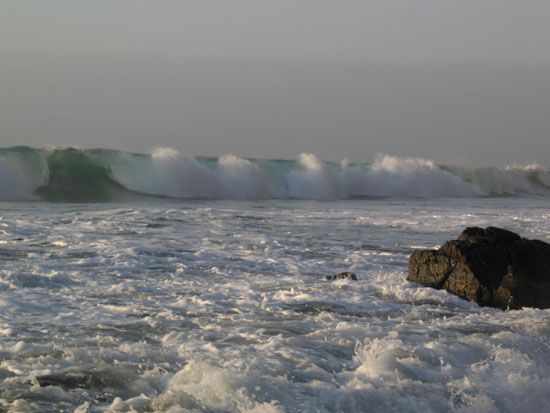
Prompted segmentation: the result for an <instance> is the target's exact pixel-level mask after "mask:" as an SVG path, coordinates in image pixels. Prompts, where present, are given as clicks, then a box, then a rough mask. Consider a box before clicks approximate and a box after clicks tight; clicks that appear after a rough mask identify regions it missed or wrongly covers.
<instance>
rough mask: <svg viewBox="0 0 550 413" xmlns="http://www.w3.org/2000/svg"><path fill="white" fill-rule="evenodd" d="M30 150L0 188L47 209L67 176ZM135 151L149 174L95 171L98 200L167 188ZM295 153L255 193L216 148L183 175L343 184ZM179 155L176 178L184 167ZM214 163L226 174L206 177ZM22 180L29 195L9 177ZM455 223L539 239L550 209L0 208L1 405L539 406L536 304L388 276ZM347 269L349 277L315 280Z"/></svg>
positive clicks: (391, 202) (456, 229)
mask: <svg viewBox="0 0 550 413" xmlns="http://www.w3.org/2000/svg"><path fill="white" fill-rule="evenodd" d="M27 155H28V154H27ZM27 155H25V156H27ZM32 156H35V155H32V154H31V157H32ZM117 156H118V155H117ZM163 156H168V158H163V159H164V160H163V161H162V162H161V163H163V162H166V163H170V162H173V161H171V160H170V159H171V158H170V156H173V154H172V155H170V154H168V155H163ZM33 159H34V158H33ZM36 159H38V160H37V161H36V162H37V164H36V168H35V169H29V168H25V169H21V174H20V175H19V178H15V176H18V175H17V174H16V175H14V178H13V179H20V181H19V183H18V184H14V182H15V181H12V183H6V181H3V182H2V183H1V184H0V185H4V186H3V187H2V188H3V189H2V190H3V191H4V194H6V193H7V191H8V190H9V191H11V193H12V195H13V194H16V193H18V192H19V194H23V195H24V194H25V191H30V192H26V194H27V195H28V194H31V193H33V192H32V191H35V190H36V188H35V186H36V187H40V186H41V187H42V188H43V189H42V190H39V191H38V194H39V195H37V197H38V198H40V197H45V198H48V197H50V198H53V199H56V197H58V195H59V194H60V192H56V191H58V189H59V188H56V187H55V185H58V184H59V185H61V184H63V185H65V186H64V188H65V189H67V188H68V187H67V186H66V185H67V184H66V182H67V181H66V180H65V181H63V179H68V178H63V179H62V178H60V177H59V176H58V177H57V178H55V179H53V180H52V179H51V178H50V179H49V180H48V179H46V178H44V177H42V178H40V176H41V174H42V173H43V169H40V168H43V167H44V165H42V166H41V164H40V162H42V161H40V158H39V157H38V158H36ZM152 159H154V158H153V157H150V158H143V159H142V160H139V161H138V160H136V161H135V162H145V163H149V164H150V168H152V169H151V173H150V174H149V175H148V176H146V175H147V174H145V175H144V176H143V177H142V179H140V180H139V182H138V181H136V180H135V179H134V178H133V173H134V172H131V171H130V170H129V169H128V168H129V166H128V165H126V166H124V168H127V169H125V170H124V171H121V170H116V168H114V166H113V165H114V164H113V165H111V169H110V171H109V173H108V175H109V176H107V177H105V176H104V175H101V174H102V173H103V172H104V171H103V172H101V171H100V170H98V169H96V170H95V172H96V173H97V174H99V175H100V176H103V178H105V181H103V183H105V182H109V183H108V184H107V185H108V186H109V188H110V189H109V188H108V190H112V191H115V192H120V191H124V190H127V189H129V190H132V191H141V192H147V191H144V190H143V188H146V187H147V188H155V187H157V185H156V184H155V182H156V181H155V180H156V179H159V178H158V177H159V176H165V175H166V176H165V179H164V178H163V179H162V180H160V181H159V182H161V183H163V185H164V186H158V193H159V194H164V195H167V194H171V193H177V191H180V190H181V188H184V186H181V184H180V186H178V184H176V183H177V182H181V181H170V180H169V179H168V177H169V176H170V174H175V173H180V172H181V171H179V172H178V171H175V170H173V169H170V168H168V167H163V168H168V169H163V168H161V167H160V166H155V165H156V164H155V163H154V162H153V161H152ZM166 159H168V160H166ZM54 161H55V159H52V158H50V159H49V162H50V165H49V168H50V172H51V170H52V169H54V170H55V162H54ZM301 161H303V162H304V163H305V164H307V165H310V164H309V162H311V163H312V164H313V166H311V165H310V166H309V167H303V168H302V169H296V168H295V167H293V168H294V169H293V168H289V169H288V170H287V172H285V173H290V175H288V174H287V175H286V177H285V178H284V179H283V178H281V179H280V180H279V181H277V179H276V178H274V177H273V176H271V178H269V179H268V181H269V182H268V183H267V184H266V183H265V182H264V178H262V176H264V177H265V174H264V175H258V174H252V175H251V176H255V177H256V178H250V179H248V178H246V179H245V178H242V176H246V171H247V170H249V169H254V168H263V169H262V170H263V171H264V172H265V171H267V170H270V168H271V166H269V165H268V166H266V165H262V164H261V163H260V162H258V163H252V162H249V161H244V160H239V159H238V158H236V157H235V158H231V157H228V158H226V159H224V160H218V161H216V162H217V165H215V167H214V169H203V170H202V172H197V171H195V172H193V174H195V176H196V177H197V180H195V181H193V182H192V184H193V183H195V184H196V183H197V182H200V183H201V185H200V186H199V185H198V184H197V185H195V187H193V186H191V187H188V188H191V189H190V191H195V192H193V194H195V195H197V194H199V195H200V194H203V192H201V191H203V190H204V191H207V192H205V193H204V194H206V195H209V194H210V192H208V191H212V190H213V189H212V188H218V189H216V190H220V191H224V190H228V188H229V189H230V188H234V187H236V186H237V187H236V189H234V190H235V191H238V194H245V195H249V194H258V193H264V192H262V191H271V190H273V188H274V187H275V188H277V186H276V183H277V182H279V184H280V185H279V187H278V188H280V189H281V190H282V189H284V190H286V191H287V192H286V193H285V194H284V195H289V194H293V193H298V192H300V191H302V193H304V191H305V190H309V191H312V193H313V194H315V193H317V192H316V191H317V190H318V189H319V190H321V189H322V190H323V191H327V189H326V188H329V189H330V188H332V189H331V191H333V192H329V194H330V193H331V194H332V195H333V198H338V196H339V195H338V194H341V193H342V191H343V192H345V193H347V194H349V190H344V188H347V187H346V185H348V186H351V187H352V188H358V187H357V186H355V184H351V183H352V182H355V181H353V179H350V180H345V181H342V179H341V177H342V175H341V170H339V171H336V172H334V171H332V170H331V169H330V168H328V167H326V166H323V165H322V164H320V163H317V164H316V162H317V161H316V160H315V159H314V158H311V157H307V156H304V158H303V159H302V160H301ZM5 162H8V161H5ZM9 162H10V164H9V168H11V169H10V171H11V172H10V173H14V172H13V171H17V164H16V163H14V162H15V161H13V160H10V161H9ZM18 162H20V161H18ZM132 162H133V161H132ZM189 162H190V164H189V165H186V164H185V163H183V164H182V163H181V162H180V163H178V165H179V166H177V168H183V169H185V168H191V169H192V168H197V165H199V164H198V163H196V162H198V161H196V160H194V161H193V160H190V161H189ZM205 162H206V161H205ZM386 162H389V161H388V160H386ZM410 162H412V161H410ZM6 165H7V163H4V164H2V165H0V173H4V174H5V173H7V172H6V171H8V166H6ZM14 165H15V166H14ZM52 165H53V166H52ZM182 165H183V166H182ZM219 165H232V166H231V168H229V170H230V173H228V174H227V175H226V176H224V177H220V174H219V171H218V172H216V171H217V169H216V168H220V167H222V166H219ZM235 165H237V166H235ZM315 165H317V166H315ZM88 166H89V167H90V168H92V169H93V168H95V167H96V166H97V165H96V166H90V165H88ZM199 166H200V167H201V168H206V167H205V166H204V165H199ZM317 167H319V168H320V169H319V168H317ZM14 168H15V169H14ZM136 168H137V167H136ZM140 168H141V167H140ZM174 168H175V167H174ZM308 168H309V169H308ZM315 168H317V169H315ZM342 168H345V166H342ZM426 168H428V169H426ZM426 168H424V169H422V170H423V171H424V172H422V173H423V174H428V175H429V176H431V177H432V178H433V179H443V178H437V176H443V177H445V179H450V182H454V181H455V180H456V179H455V178H452V177H451V178H452V179H451V178H449V176H447V174H451V173H450V172H447V171H444V170H441V169H439V168H436V169H430V168H431V166H428V167H426ZM413 169H414V168H413ZM29 171H30V172H29ZM98 171H99V172H98ZM198 171H201V169H199V170H198ZM312 171H313V172H312ZM426 171H427V172H426ZM31 172H32V173H34V175H33V176H34V178H33V179H35V178H36V179H43V181H42V182H41V183H40V185H36V184H32V185H29V186H28V187H26V186H25V184H24V183H25V182H27V183H29V182H30V181H29V180H28V176H29V173H31ZM356 172H357V173H358V174H359V172H360V171H356ZM266 173H267V172H266ZM293 173H294V175H292V174H293ZM346 173H350V174H351V172H350V171H347V172H346ZM353 173H355V172H353ZM361 173H366V174H367V175H368V174H369V173H371V174H374V175H371V178H372V179H374V178H373V176H375V175H376V173H380V174H382V172H376V171H374V172H373V171H371V172H368V171H367V172H361ZM385 173H386V177H387V176H390V175H391V174H390V175H387V174H388V172H387V171H386V172H385ZM503 173H504V172H503ZM110 174H115V175H116V176H117V177H118V178H117V181H115V180H113V179H112V175H110ZM155 174H156V175H155ZM163 174H165V175H163ZM351 175H353V174H351ZM351 175H350V176H351ZM380 176H381V175H380ZM391 176H393V177H395V176H397V175H395V174H394V175H391ZM289 177H290V178H289ZM320 177H321V178H320ZM331 177H332V178H331ZM434 177H435V178H434ZM103 178H102V179H103ZM56 179H57V181H56ZM94 179H98V178H97V177H96V178H94ZM203 179H206V180H208V179H212V185H213V186H212V187H209V189H207V190H206V189H204V188H203V186H202V185H203V181H202V180H203ZM247 179H248V180H247ZM256 179H257V180H256ZM369 179H370V178H369ZM308 180H309V181H308ZM327 180H328V181H327ZM331 180H332V181H331ZM48 182H49V183H48ZM174 182H176V183H174ZM235 182H237V183H239V184H240V185H241V186H240V187H239V186H238V185H237V184H236V183H235ZM243 182H245V183H244V184H243ZM304 182H306V183H307V182H309V184H304ZM316 182H317V183H318V184H319V186H318V187H316V186H315V183H316ZM327 182H329V184H328V187H327V186H326V185H327V184H326V183H327ZM330 182H332V184H330ZM392 182H397V181H395V180H394V181H392ZM530 182H531V181H530ZM10 185H11V186H10ZM48 185H49V186H48ZM102 185H103V184H102ZM148 185H150V186H148ZM301 185H305V186H304V188H302V189H298V188H301ZM331 185H332V186H331ZM464 185H466V184H464V181H463V183H462V184H460V185H459V184H456V186H455V187H453V188H462V187H463V186H464ZM468 185H470V184H468ZM529 185H535V184H532V182H531V183H530V184H529ZM405 187H406V185H405V186H403V188H405ZM542 187H543V186H541V185H539V186H538V188H542ZM29 188H30V189H29ZM90 188H91V189H90ZM90 188H87V189H88V190H89V191H92V192H87V194H88V195H89V194H90V193H91V194H92V195H94V196H97V194H98V193H96V192H94V191H95V190H96V189H97V188H95V189H94V188H92V187H90ZM101 188H102V189H101V191H103V190H105V191H107V192H108V190H107V189H105V188H106V186H101ZM220 188H221V189H220ZM224 188H225V189H224ZM266 188H267V189H266ZM394 188H397V186H394ZM432 188H436V186H435V185H434V186H432ZM453 190H454V189H453ZM460 190H462V189H460ZM107 192H102V194H106V193H107ZM148 192H151V190H150V189H149V190H148ZM325 193H327V192H325ZM33 196H34V195H33ZM64 196H66V194H65V195H64ZM472 225H478V226H488V225H493V226H502V227H505V228H508V229H511V230H514V231H516V232H519V233H520V234H522V235H523V236H526V237H528V238H539V239H543V240H546V241H549V240H550V206H549V205H548V201H547V199H546V198H544V197H542V198H533V197H530V198H526V197H506V198H479V197H478V198H454V199H444V198H440V199H433V198H431V199H363V200H335V201H325V202H318V201H305V200H288V199H287V200H254V201H251V200H248V201H246V200H241V201H236V200H235V201H231V200H193V201H192V200H187V201H186V200H166V199H165V200H162V199H160V198H150V199H141V200H133V201H131V202H130V201H128V202H110V203H100V204H98V203H87V204H68V203H45V202H24V203H14V202H7V203H0V411H13V412H16V411H22V412H28V411H30V412H50V411H51V412H57V411H75V410H76V411H78V412H80V413H82V412H100V411H110V412H128V411H138V412H141V411H168V412H172V413H174V412H236V411H240V412H252V411H254V412H318V411H320V412H354V411H356V412H365V411H367V412H369V411H372V412H385V413H387V412H407V411H409V412H419V411H423V412H441V411H457V412H518V411H521V412H536V411H548V410H549V409H550V392H549V391H548V390H549V389H550V310H535V309H523V310H519V311H510V312H503V311H500V310H497V309H491V308H480V307H478V306H477V305H476V304H473V303H470V302H466V301H463V300H461V299H459V298H457V297H454V296H452V295H450V294H448V293H446V292H444V291H436V290H433V289H429V288H424V287H421V286H419V285H416V284H412V283H409V282H407V281H406V280H405V278H406V275H407V260H408V256H409V254H410V252H411V250H412V249H414V248H420V247H434V246H436V245H439V244H441V243H442V242H443V241H445V240H447V239H450V238H455V237H456V236H457V235H458V234H459V233H460V232H461V231H462V229H463V228H464V227H465V226H472ZM345 270H349V271H354V272H355V273H356V274H357V276H358V278H359V280H358V281H348V280H344V281H337V282H330V281H327V280H326V279H325V275H330V274H334V273H337V272H340V271H345Z"/></svg>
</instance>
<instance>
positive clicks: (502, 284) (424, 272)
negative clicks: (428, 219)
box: [407, 227, 550, 309]
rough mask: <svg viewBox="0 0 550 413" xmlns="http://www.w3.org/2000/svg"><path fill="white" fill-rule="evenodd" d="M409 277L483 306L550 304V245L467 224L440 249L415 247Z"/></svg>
mask: <svg viewBox="0 0 550 413" xmlns="http://www.w3.org/2000/svg"><path fill="white" fill-rule="evenodd" d="M407 280H409V281H413V282H418V283H420V284H423V285H426V286H428V287H433V288H437V289H445V290H447V291H448V292H450V293H452V294H455V295H458V296H459V297H462V298H465V299H466V300H470V301H475V302H477V303H478V304H479V305H482V306H490V307H497V308H501V309H518V308H522V307H537V308H550V244H547V243H545V242H543V241H539V240H528V239H525V238H521V237H520V236H519V235H518V234H515V233H513V232H511V231H507V230H505V229H501V228H495V227H488V228H486V229H483V228H477V227H471V228H466V229H465V230H464V231H463V232H462V234H461V235H460V236H459V237H458V239H457V240H453V241H447V242H446V243H444V244H443V245H442V246H441V247H440V248H439V249H437V250H415V251H414V252H413V253H412V255H411V256H410V258H409V276H408V277H407Z"/></svg>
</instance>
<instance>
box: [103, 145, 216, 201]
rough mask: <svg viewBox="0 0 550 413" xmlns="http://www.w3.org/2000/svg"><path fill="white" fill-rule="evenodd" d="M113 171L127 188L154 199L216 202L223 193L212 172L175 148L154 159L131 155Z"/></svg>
mask: <svg viewBox="0 0 550 413" xmlns="http://www.w3.org/2000/svg"><path fill="white" fill-rule="evenodd" d="M111 169H112V173H113V176H114V178H115V179H116V180H117V181H118V182H119V183H120V184H121V185H123V186H124V187H126V188H128V189H130V190H132V191H137V192H141V193H145V194H150V195H161V196H168V197H174V198H214V197H216V196H217V195H218V194H219V193H220V189H221V188H220V186H219V184H218V182H217V180H216V177H215V176H214V174H213V173H212V172H211V171H210V170H208V169H207V168H206V167H204V166H203V165H201V164H200V163H199V162H198V161H197V160H196V159H195V158H194V157H192V156H185V155H182V154H180V153H179V152H178V151H177V150H175V149H172V148H158V149H155V150H154V151H153V153H152V154H151V156H150V157H136V156H132V155H128V156H126V157H125V159H124V160H123V162H120V163H118V164H117V165H115V166H113V167H112V168H111Z"/></svg>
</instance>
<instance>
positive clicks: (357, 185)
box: [0, 147, 550, 202]
mask: <svg viewBox="0 0 550 413" xmlns="http://www.w3.org/2000/svg"><path fill="white" fill-rule="evenodd" d="M140 195H146V196H161V197H170V198H186V199H193V198H198V199H269V198H277V199H285V198H294V199H314V200H336V199H347V198H357V197H396V198H440V197H450V198H454V197H460V198H463V197H479V196H548V195H550V172H549V170H548V169H547V168H544V167H542V166H540V165H528V166H517V165H514V166H510V167H507V168H504V169H498V168H490V167H486V168H466V167H462V166H456V165H436V164H435V163H434V162H433V161H431V160H426V159H420V158H399V157H395V156H390V155H379V156H377V157H376V159H375V161H374V162H373V163H353V164H352V163H349V162H347V161H346V160H343V161H342V162H340V163H339V164H337V163H332V162H325V161H322V160H321V159H319V158H318V157H316V156H315V155H313V154H309V153H303V154H301V155H300V156H298V158H297V159H296V160H294V161H287V160H268V159H244V158H241V157H238V156H236V155H232V154H229V155H223V156H221V157H219V158H217V159H215V158H204V157H193V156H188V155H184V154H181V153H180V152H178V151H176V150H175V149H171V148H158V149H156V150H154V151H153V152H152V153H151V154H133V153H129V152H124V151H117V150H108V149H88V150H80V149H73V148H64V149H53V150H45V149H33V148H28V147H14V148H6V149H0V201H21V200H46V201H65V202H95V201H113V200H123V199H127V198H132V197H136V196H140Z"/></svg>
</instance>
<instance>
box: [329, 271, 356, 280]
mask: <svg viewBox="0 0 550 413" xmlns="http://www.w3.org/2000/svg"><path fill="white" fill-rule="evenodd" d="M327 280H329V281H336V280H354V281H357V276H356V275H355V274H354V273H352V272H349V271H344V272H341V273H340V274H336V275H327Z"/></svg>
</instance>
